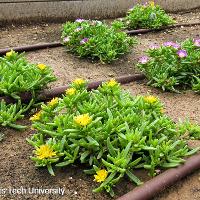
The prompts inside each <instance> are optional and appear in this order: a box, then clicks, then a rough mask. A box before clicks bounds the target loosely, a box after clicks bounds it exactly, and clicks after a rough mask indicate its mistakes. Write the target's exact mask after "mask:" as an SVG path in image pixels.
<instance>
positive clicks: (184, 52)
mask: <svg viewBox="0 0 200 200" xmlns="http://www.w3.org/2000/svg"><path fill="white" fill-rule="evenodd" d="M177 55H178V56H179V57H180V58H185V57H187V51H186V50H179V51H178V52H177Z"/></svg>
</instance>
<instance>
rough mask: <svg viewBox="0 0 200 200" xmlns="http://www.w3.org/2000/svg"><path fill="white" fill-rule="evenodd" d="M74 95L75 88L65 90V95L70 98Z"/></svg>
mask: <svg viewBox="0 0 200 200" xmlns="http://www.w3.org/2000/svg"><path fill="white" fill-rule="evenodd" d="M75 93H76V89H75V88H69V89H67V90H66V94H68V95H70V96H71V95H73V94H75Z"/></svg>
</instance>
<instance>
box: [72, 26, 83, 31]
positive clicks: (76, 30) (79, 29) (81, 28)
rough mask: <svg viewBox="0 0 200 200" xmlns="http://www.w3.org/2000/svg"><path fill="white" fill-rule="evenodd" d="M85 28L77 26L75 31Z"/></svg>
mask: <svg viewBox="0 0 200 200" xmlns="http://www.w3.org/2000/svg"><path fill="white" fill-rule="evenodd" d="M82 29H83V28H82V27H78V28H76V29H75V30H74V31H75V32H79V31H81V30H82Z"/></svg>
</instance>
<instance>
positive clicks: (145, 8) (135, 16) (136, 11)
mask: <svg viewBox="0 0 200 200" xmlns="http://www.w3.org/2000/svg"><path fill="white" fill-rule="evenodd" d="M123 21H124V23H125V26H126V27H127V28H128V29H140V28H150V29H156V28H160V27H162V26H168V25H172V24H174V23H175V21H174V20H173V19H172V17H170V16H169V15H168V14H167V13H166V12H165V11H164V10H163V9H162V8H161V7H160V6H159V5H155V3H154V2H153V1H151V2H147V3H145V4H137V5H135V6H134V7H133V8H131V9H130V10H129V11H128V12H127V15H126V16H125V18H124V19H123Z"/></svg>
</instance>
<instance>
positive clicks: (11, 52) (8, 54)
mask: <svg viewBox="0 0 200 200" xmlns="http://www.w3.org/2000/svg"><path fill="white" fill-rule="evenodd" d="M13 53H15V52H14V51H13V50H12V49H11V51H9V52H7V53H6V57H10V56H12V55H13Z"/></svg>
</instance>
